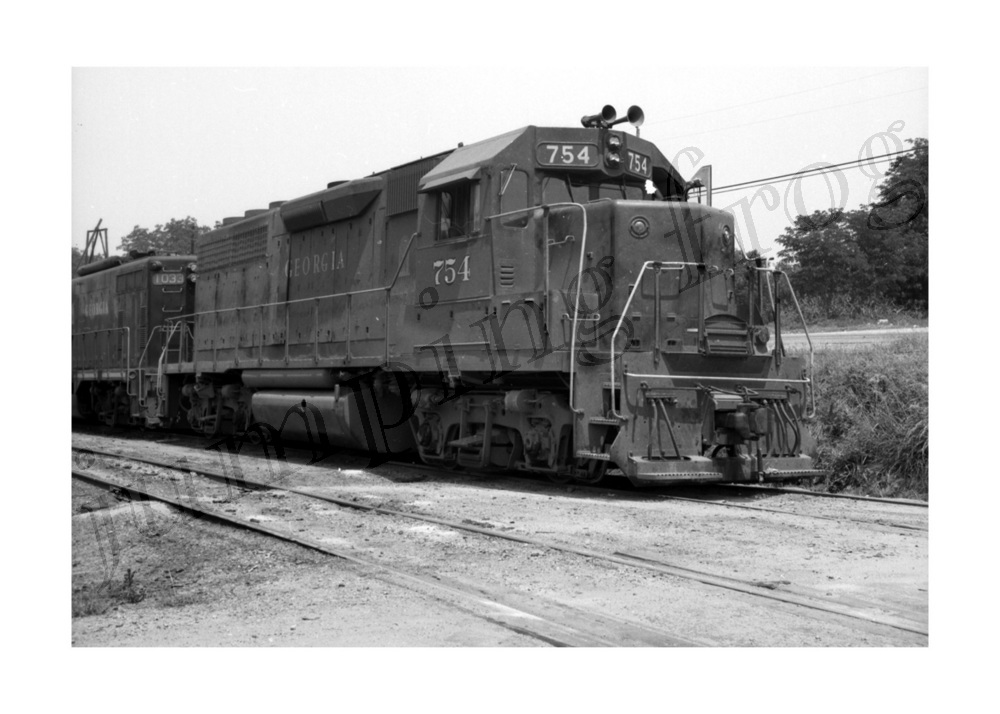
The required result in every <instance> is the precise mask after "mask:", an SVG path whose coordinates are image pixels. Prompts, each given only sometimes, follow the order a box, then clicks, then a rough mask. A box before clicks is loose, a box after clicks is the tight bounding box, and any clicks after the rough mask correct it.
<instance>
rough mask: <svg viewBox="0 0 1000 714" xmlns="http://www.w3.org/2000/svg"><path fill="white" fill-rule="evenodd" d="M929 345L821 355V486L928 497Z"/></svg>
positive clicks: (905, 343)
mask: <svg viewBox="0 0 1000 714" xmlns="http://www.w3.org/2000/svg"><path fill="white" fill-rule="evenodd" d="M927 349H928V340H927V337H926V336H925V335H914V336H910V337H906V338H903V339H900V340H896V341H894V342H891V343H887V344H885V345H878V346H875V347H872V348H870V349H866V350H861V351H857V352H840V351H831V352H826V353H820V354H817V355H816V369H815V375H814V379H815V383H816V389H817V403H818V409H817V414H816V422H815V423H814V425H813V431H814V433H815V434H816V437H817V441H818V442H819V443H818V453H817V463H818V465H819V466H820V467H821V468H824V469H827V470H829V471H830V472H831V474H830V476H829V477H827V479H826V480H825V482H824V483H823V486H825V488H826V490H828V491H834V492H839V491H845V492H850V493H860V494H866V495H873V496H883V497H902V498H919V499H926V498H927V495H928V453H929V451H928V414H929V406H928V391H927V384H928V382H927V375H928V370H927V357H928V351H927Z"/></svg>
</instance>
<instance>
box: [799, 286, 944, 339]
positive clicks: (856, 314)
mask: <svg viewBox="0 0 1000 714" xmlns="http://www.w3.org/2000/svg"><path fill="white" fill-rule="evenodd" d="M799 306H800V307H801V308H802V314H803V316H804V317H805V319H806V325H807V326H808V327H809V330H810V331H812V332H820V331H832V330H860V329H874V328H893V327H896V328H898V327H927V312H926V311H920V310H912V309H906V308H901V307H899V306H897V305H894V304H892V303H891V302H888V301H886V300H878V299H867V300H861V299H857V298H852V297H850V296H849V295H838V296H836V297H835V299H834V300H833V301H831V303H830V304H829V305H826V304H824V303H822V302H821V301H820V300H818V299H817V298H815V297H812V296H808V297H803V298H800V299H799ZM781 324H782V327H783V329H786V330H789V331H791V332H800V331H801V330H802V321H801V320H799V315H798V312H797V311H796V310H795V305H794V304H793V303H792V302H791V300H788V299H787V296H786V300H785V301H784V302H782V309H781Z"/></svg>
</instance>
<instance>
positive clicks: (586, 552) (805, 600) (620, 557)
mask: <svg viewBox="0 0 1000 714" xmlns="http://www.w3.org/2000/svg"><path fill="white" fill-rule="evenodd" d="M73 448H74V450H78V451H86V452H88V453H92V454H97V455H101V456H109V457H112V458H118V459H126V460H131V461H138V462H141V463H146V464H150V465H153V466H160V467H162V468H168V469H173V470H181V471H186V472H188V473H195V474H198V475H201V476H204V477H206V478H209V479H211V480H214V481H220V482H224V483H226V484H234V485H237V486H242V487H245V488H251V489H265V490H275V491H285V492H288V493H294V494H297V495H300V496H305V497H307V498H313V499H316V500H320V501H325V502H327V503H333V504H335V505H337V506H342V507H346V508H354V509H358V510H362V511H369V512H372V513H378V514H380V515H388V516H396V517H401V518H409V519H412V520H418V521H424V522H427V523H433V524H435V525H441V526H445V527H447V528H452V529H455V530H460V531H467V532H470V533H477V534H480V535H485V536H488V537H491V538H501V539H504V540H509V541H513V542H517V543H523V544H526V545H531V546H534V547H537V548H547V549H550V550H556V551H560V552H564V553H571V554H574V555H579V556H582V557H585V558H588V559H592V560H600V561H605V562H610V563H616V564H618V565H627V566H631V567H636V568H641V569H644V570H650V571H653V572H657V573H660V574H664V575H672V576H675V577H679V578H684V579H688V580H694V581H696V582H700V583H703V584H705V585H711V586H716V587H721V588H724V589H729V590H735V591H738V592H742V593H744V594H747V595H753V596H756V597H760V598H764V599H768V600H774V601H778V602H783V603H786V604H791V605H796V606H800V607H805V608H809V609H813V610H819V611H823V612H826V613H830V614H834V615H839V616H843V617H848V618H852V619H856V620H863V621H866V622H871V623H874V624H878V625H884V626H887V627H891V628H894V629H898V630H905V631H908V632H913V633H916V634H920V635H925V636H926V635H927V634H928V633H927V629H926V627H921V625H920V624H919V623H911V622H910V621H901V620H899V619H897V618H892V617H888V618H886V617H880V616H878V615H873V614H870V613H866V612H862V611H858V610H857V609H856V608H852V607H848V606H843V605H841V604H839V603H837V602H835V601H828V600H824V599H822V598H819V597H814V596H809V595H797V594H793V593H776V592H774V591H773V590H772V589H771V588H769V587H767V586H761V585H757V584H756V583H755V582H754V581H736V582H729V580H732V579H728V580H727V579H726V577H725V576H717V575H714V574H711V573H703V572H700V571H693V570H691V569H689V568H685V567H684V566H679V565H676V564H673V563H669V562H667V561H663V560H655V561H653V560H649V559H646V558H641V559H636V558H635V557H634V556H629V555H628V554H627V553H612V554H607V553H602V552H599V551H594V550H590V549H589V548H578V547H576V546H571V545H565V544H562V543H558V542H554V541H547V540H541V539H538V538H531V537H529V536H520V535H516V534H513V533H503V532H496V531H493V530H491V529H487V528H480V527H478V526H474V525H470V524H467V523H459V522H456V521H451V520H448V519H444V518H437V517H435V516H427V515H423V514H418V513H409V512H406V511H397V510H394V509H390V508H383V507H381V506H371V505H368V504H364V503H359V502H357V501H351V500H349V499H341V498H336V497H333V496H326V495H322V494H317V493H314V492H311V491H305V490H302V489H297V488H292V487H288V486H276V485H273V484H268V483H265V482H262V481H256V480H254V479H249V478H246V477H245V476H243V475H242V474H241V475H240V476H238V477H236V478H233V477H230V476H227V475H226V474H219V473H217V472H213V471H206V470H205V469H201V468H194V469H191V468H188V467H178V466H176V465H175V464H170V463H167V462H160V461H156V460H153V459H145V458H141V457H132V456H127V455H124V454H113V453H107V452H101V451H99V450H95V449H84V448H80V447H73Z"/></svg>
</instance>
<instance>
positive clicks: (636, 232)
mask: <svg viewBox="0 0 1000 714" xmlns="http://www.w3.org/2000/svg"><path fill="white" fill-rule="evenodd" d="M628 232H629V233H631V234H632V237H633V238H638V239H640V240H641V239H643V238H645V237H646V236H648V235H649V221H647V220H646V219H645V218H643V217H642V216H636V217H635V218H633V219H632V222H631V223H630V224H629V226H628Z"/></svg>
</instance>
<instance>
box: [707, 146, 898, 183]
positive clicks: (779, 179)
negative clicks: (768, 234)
mask: <svg viewBox="0 0 1000 714" xmlns="http://www.w3.org/2000/svg"><path fill="white" fill-rule="evenodd" d="M914 151H916V149H915V148H911V149H903V150H901V151H892V152H889V153H886V154H879V155H877V156H871V157H864V158H859V159H854V160H853V161H844V162H841V163H837V164H827V165H824V166H817V167H815V168H811V169H802V170H801V171H793V172H791V173H787V174H779V175H777V176H769V177H767V178H758V179H753V180H750V181H741V182H739V183H731V184H726V185H725V186H719V187H717V188H713V189H712V193H713V194H717V193H730V192H732V191H739V190H749V189H752V188H758V187H760V186H766V185H768V184H771V183H784V182H785V181H790V180H792V179H795V178H800V177H811V176H821V175H823V174H828V173H834V172H836V171H838V170H840V169H843V168H851V169H853V168H861V167H862V166H864V165H868V164H879V163H885V162H886V161H889V160H891V159H893V158H895V157H897V156H902V155H904V154H910V153H913V152H914Z"/></svg>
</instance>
